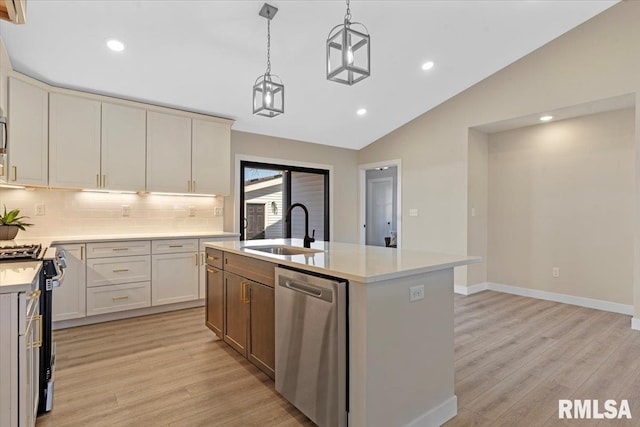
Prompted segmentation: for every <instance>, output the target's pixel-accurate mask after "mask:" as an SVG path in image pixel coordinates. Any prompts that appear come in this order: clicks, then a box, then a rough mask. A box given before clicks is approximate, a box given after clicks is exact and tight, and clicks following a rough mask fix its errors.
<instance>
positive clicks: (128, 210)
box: [122, 205, 131, 216]
mask: <svg viewBox="0 0 640 427" xmlns="http://www.w3.org/2000/svg"><path fill="white" fill-rule="evenodd" d="M129 215H131V207H130V206H129V205H122V216H129Z"/></svg>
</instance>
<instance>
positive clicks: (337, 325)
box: [275, 268, 348, 427]
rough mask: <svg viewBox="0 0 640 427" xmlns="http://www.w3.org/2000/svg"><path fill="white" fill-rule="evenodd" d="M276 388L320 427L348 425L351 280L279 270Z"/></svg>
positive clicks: (276, 293)
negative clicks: (348, 291) (348, 311)
mask: <svg viewBox="0 0 640 427" xmlns="http://www.w3.org/2000/svg"><path fill="white" fill-rule="evenodd" d="M275 299H276V302H275V304H276V324H275V328H276V366H275V376H276V390H277V391H278V392H279V393H280V394H281V395H282V396H284V397H285V398H286V399H287V400H288V401H289V402H291V403H292V404H293V405H294V406H295V407H297V408H298V409H299V410H300V411H302V413H304V414H305V415H306V416H307V417H309V418H310V419H311V420H312V421H313V422H315V423H316V424H318V425H319V426H320V427H325V426H332V427H333V426H338V427H343V426H346V425H347V411H348V406H347V401H348V392H347V381H348V378H347V376H348V371H347V346H348V342H347V340H348V338H347V283H346V282H345V281H342V280H340V279H327V278H321V277H316V276H312V275H309V274H304V273H301V272H298V271H292V270H289V269H284V268H276V289H275Z"/></svg>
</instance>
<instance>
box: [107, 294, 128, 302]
mask: <svg viewBox="0 0 640 427" xmlns="http://www.w3.org/2000/svg"><path fill="white" fill-rule="evenodd" d="M111 299H112V300H113V301H124V300H126V299H129V296H128V295H125V296H123V297H113V298H111Z"/></svg>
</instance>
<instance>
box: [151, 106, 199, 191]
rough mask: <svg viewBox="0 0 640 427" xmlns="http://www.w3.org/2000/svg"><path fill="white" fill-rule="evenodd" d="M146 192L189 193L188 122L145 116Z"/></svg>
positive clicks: (169, 116)
mask: <svg viewBox="0 0 640 427" xmlns="http://www.w3.org/2000/svg"><path fill="white" fill-rule="evenodd" d="M147 191H158V192H169V193H188V192H191V119H190V118H189V117H183V116H176V115H172V114H165V113H159V112H155V111H148V112H147Z"/></svg>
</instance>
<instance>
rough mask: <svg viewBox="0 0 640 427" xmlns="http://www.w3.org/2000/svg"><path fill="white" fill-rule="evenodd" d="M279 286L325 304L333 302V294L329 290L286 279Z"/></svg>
mask: <svg viewBox="0 0 640 427" xmlns="http://www.w3.org/2000/svg"><path fill="white" fill-rule="evenodd" d="M280 286H283V287H285V288H287V289H291V290H292V291H295V292H301V293H303V294H305V295H309V296H311V297H314V298H319V299H321V300H324V301H327V302H333V292H332V291H331V290H330V289H323V288H319V287H316V286H313V285H310V284H308V283H302V282H297V281H293V280H291V279H288V278H287V279H285V280H284V284H282V282H280Z"/></svg>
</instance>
